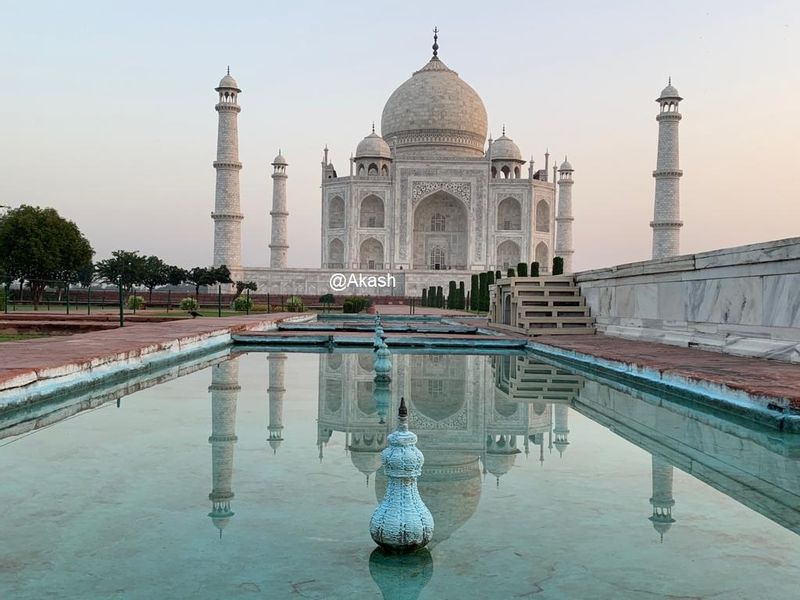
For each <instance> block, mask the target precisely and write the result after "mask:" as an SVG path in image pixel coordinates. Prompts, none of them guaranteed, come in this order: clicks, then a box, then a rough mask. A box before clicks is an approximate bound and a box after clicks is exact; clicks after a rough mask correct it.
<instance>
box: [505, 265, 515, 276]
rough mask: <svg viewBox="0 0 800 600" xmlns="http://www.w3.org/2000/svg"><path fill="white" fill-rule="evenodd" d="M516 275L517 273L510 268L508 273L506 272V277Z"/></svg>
mask: <svg viewBox="0 0 800 600" xmlns="http://www.w3.org/2000/svg"><path fill="white" fill-rule="evenodd" d="M515 275H516V273H514V269H513V268H511V267H508V271H506V277H514V276H515Z"/></svg>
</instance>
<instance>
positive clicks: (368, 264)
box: [358, 238, 383, 269]
mask: <svg viewBox="0 0 800 600" xmlns="http://www.w3.org/2000/svg"><path fill="white" fill-rule="evenodd" d="M358 262H359V265H360V268H362V269H382V268H383V244H381V243H380V242H379V241H378V240H376V239H375V238H369V239H366V240H364V241H363V242H362V243H361V248H359V251H358Z"/></svg>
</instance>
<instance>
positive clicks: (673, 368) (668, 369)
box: [531, 334, 800, 410]
mask: <svg viewBox="0 0 800 600" xmlns="http://www.w3.org/2000/svg"><path fill="white" fill-rule="evenodd" d="M531 341H532V342H534V343H540V344H546V345H548V346H554V347H556V348H562V349H564V350H571V351H573V352H579V353H581V354H588V355H591V356H595V357H598V358H602V359H605V360H610V361H616V362H621V363H625V364H627V365H637V366H640V367H645V368H649V369H653V370H655V371H658V372H659V373H661V374H662V375H672V376H677V377H683V378H686V379H690V380H693V381H709V382H712V383H716V384H719V385H723V386H727V387H728V388H731V389H734V390H741V391H744V392H746V393H748V394H753V395H760V396H769V397H774V398H786V399H787V400H788V401H789V402H790V405H791V406H792V408H793V409H795V410H800V365H797V364H792V363H785V362H778V361H774V360H766V359H763V358H744V357H741V356H731V355H730V354H722V353H718V352H710V351H707V350H698V349H696V348H683V347H680V346H668V345H666V344H657V343H653V342H640V341H636V340H626V339H622V338H616V337H610V336H605V335H601V334H598V335H571V336H546V335H543V336H539V337H535V338H532V339H531Z"/></svg>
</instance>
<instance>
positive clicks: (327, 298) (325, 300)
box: [319, 294, 336, 304]
mask: <svg viewBox="0 0 800 600" xmlns="http://www.w3.org/2000/svg"><path fill="white" fill-rule="evenodd" d="M335 301H336V299H335V298H334V297H333V294H322V296H320V297H319V303H320V304H333V303H334V302H335Z"/></svg>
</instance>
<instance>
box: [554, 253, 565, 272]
mask: <svg viewBox="0 0 800 600" xmlns="http://www.w3.org/2000/svg"><path fill="white" fill-rule="evenodd" d="M563 274H564V259H563V258H561V257H560V256H554V257H553V275H563Z"/></svg>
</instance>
